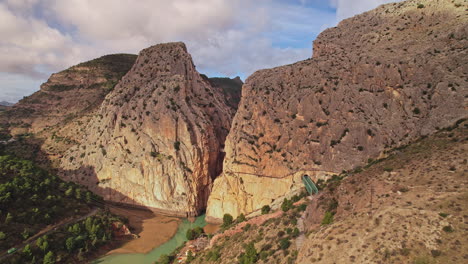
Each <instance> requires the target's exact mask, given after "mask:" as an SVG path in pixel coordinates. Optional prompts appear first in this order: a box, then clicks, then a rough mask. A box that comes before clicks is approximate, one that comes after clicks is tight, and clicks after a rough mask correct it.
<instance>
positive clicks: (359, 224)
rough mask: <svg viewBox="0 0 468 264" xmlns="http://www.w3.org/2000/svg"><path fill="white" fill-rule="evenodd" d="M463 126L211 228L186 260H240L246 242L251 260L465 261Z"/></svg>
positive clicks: (466, 126) (304, 263)
mask: <svg viewBox="0 0 468 264" xmlns="http://www.w3.org/2000/svg"><path fill="white" fill-rule="evenodd" d="M467 133H468V123H467V121H461V122H458V123H457V125H456V126H454V127H451V128H448V129H446V130H442V131H438V132H437V133H436V134H434V135H430V136H428V137H426V138H424V139H421V140H418V141H416V142H414V143H411V144H410V145H408V146H404V147H400V148H398V149H394V150H392V151H390V153H389V156H388V157H387V158H385V159H382V160H376V161H373V162H371V163H369V164H368V165H366V166H364V167H363V168H362V169H360V170H359V171H356V172H353V173H346V174H341V175H340V176H338V177H334V178H332V179H329V180H328V181H327V182H319V184H318V186H319V187H320V193H319V194H318V195H313V196H309V197H306V198H305V199H303V200H300V201H299V202H297V203H295V206H292V208H289V209H287V208H285V210H278V211H276V212H273V213H270V214H268V215H263V216H260V217H255V218H252V219H248V220H247V222H248V224H247V223H246V222H242V223H240V224H238V225H237V226H236V227H234V228H231V229H228V230H227V231H225V232H224V233H222V234H216V235H215V236H214V237H213V239H212V240H211V241H209V243H208V245H210V246H209V247H206V248H204V249H203V250H202V251H200V252H198V251H196V254H194V255H195V259H194V260H193V261H192V262H191V263H226V264H227V263H238V262H240V260H241V256H242V255H243V254H248V250H247V249H246V246H245V245H249V244H251V245H252V248H254V250H249V252H250V254H249V256H250V257H251V258H250V259H253V260H254V261H252V262H248V263H262V264H263V263H265V264H267V263H268V264H269V263H285V264H286V263H298V264H310V263H385V264H386V263H396V264H397V263H398V264H400V263H412V264H414V263H433V264H436V263H440V264H445V263H466V260H467V259H468V255H467V254H466V252H468V237H467V236H466V233H467V228H468V225H467V213H468V199H467V198H468V193H467V192H466V188H467V184H468V181H467V177H466V176H467V160H466V158H465V157H466V152H467V147H468V144H467V143H468V141H467V140H468V138H467V137H466V135H467ZM464 153H465V154H464ZM298 199H299V198H298ZM296 200H297V199H296ZM304 210H305V211H304ZM283 211H285V212H283ZM326 212H328V213H331V215H332V217H325V215H326ZM264 217H265V218H267V219H269V220H267V221H266V222H263V221H258V220H260V219H262V218H264ZM237 221H239V219H238V220H237ZM242 226H243V228H242V230H241V227H242ZM238 231H239V232H238ZM193 244H194V245H197V243H193ZM190 250H194V249H193V248H190ZM252 251H254V252H252ZM183 253H185V252H184V251H181V252H178V254H179V255H178V256H180V255H182V256H185V254H183ZM252 253H253V254H252ZM243 263H245V262H243Z"/></svg>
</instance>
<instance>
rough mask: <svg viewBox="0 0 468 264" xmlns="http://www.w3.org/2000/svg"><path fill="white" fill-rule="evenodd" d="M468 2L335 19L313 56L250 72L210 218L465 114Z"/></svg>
mask: <svg viewBox="0 0 468 264" xmlns="http://www.w3.org/2000/svg"><path fill="white" fill-rule="evenodd" d="M467 22H468V17H467V14H466V4H465V3H462V1H455V2H453V1H449V0H439V1H407V2H402V3H395V4H388V5H384V6H381V7H379V8H377V9H375V10H372V11H369V12H367V13H364V14H361V15H358V16H355V17H353V18H350V19H346V20H344V21H342V22H341V23H340V24H339V25H338V26H337V27H335V28H330V29H327V30H325V31H324V32H322V33H321V34H320V36H319V37H318V38H317V39H316V40H315V41H314V55H313V58H312V59H308V60H305V61H301V62H298V63H295V64H292V65H287V66H282V67H278V68H273V69H268V70H261V71H257V72H256V73H255V74H253V75H252V76H250V77H249V78H248V79H247V80H246V83H245V84H244V86H243V91H242V99H241V102H240V105H239V110H238V112H237V113H236V115H235V117H234V120H233V125H232V129H231V131H230V133H229V136H228V137H227V141H226V148H225V149H226V158H225V161H224V171H223V174H222V175H221V176H220V177H219V178H217V179H216V180H215V182H214V187H213V191H212V194H211V196H210V199H209V201H208V208H207V215H208V216H209V217H210V219H211V220H216V219H219V218H221V217H222V216H223V214H224V213H230V214H231V215H233V216H234V217H236V216H238V215H239V214H240V213H250V212H252V211H255V210H257V209H259V208H261V207H262V206H263V205H265V204H270V203H271V202H272V201H274V200H275V199H278V198H282V197H284V196H286V195H291V194H292V193H294V192H295V191H296V190H298V189H299V188H300V187H301V181H300V176H301V175H303V174H309V175H311V176H312V178H314V179H315V180H317V179H318V178H326V177H327V175H330V174H333V173H336V174H338V173H340V172H341V171H342V170H351V169H353V168H355V167H357V166H361V165H363V164H365V163H367V162H368V160H369V159H376V158H378V157H382V156H384V155H385V151H386V150H389V149H392V148H395V147H398V146H401V145H404V144H407V143H408V142H411V141H413V140H415V139H417V138H419V137H421V136H424V135H428V134H431V133H433V132H435V131H436V130H438V129H439V128H442V127H446V126H448V125H451V124H453V123H454V122H455V121H456V120H458V119H460V118H462V117H465V116H466V115H467V111H466V107H467V104H466V99H465V98H466V97H467V78H466V77H467V76H466V73H467V68H466V65H468V59H467V58H468V56H467V54H466V53H467V46H468V45H467V44H468V42H467V35H468V34H467V33H468V32H467V28H468V27H467V26H468V23H467Z"/></svg>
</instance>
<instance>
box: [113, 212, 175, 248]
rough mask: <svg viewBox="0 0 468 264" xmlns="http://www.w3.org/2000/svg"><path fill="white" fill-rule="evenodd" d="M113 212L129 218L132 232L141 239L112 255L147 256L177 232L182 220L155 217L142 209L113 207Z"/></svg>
mask: <svg viewBox="0 0 468 264" xmlns="http://www.w3.org/2000/svg"><path fill="white" fill-rule="evenodd" d="M111 212H112V213H114V214H117V215H121V216H124V217H126V218H128V220H129V224H130V226H131V228H132V232H133V233H134V234H137V235H138V236H139V237H138V238H135V239H131V240H129V241H128V242H125V243H124V244H123V245H122V246H120V247H119V248H117V249H114V250H111V251H109V252H107V253H106V255H110V254H129V253H141V254H146V253H148V252H150V251H151V250H152V249H154V248H156V247H158V246H160V245H162V244H164V243H165V242H167V241H168V240H169V239H171V237H173V236H174V234H175V233H176V231H177V227H178V225H179V223H180V219H179V218H176V217H169V216H162V215H155V214H154V213H153V212H150V211H144V210H140V209H129V208H120V207H113V208H112V209H111Z"/></svg>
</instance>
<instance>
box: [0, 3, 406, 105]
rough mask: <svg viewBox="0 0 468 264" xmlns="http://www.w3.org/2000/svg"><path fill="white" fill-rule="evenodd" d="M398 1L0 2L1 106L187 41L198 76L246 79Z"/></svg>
mask: <svg viewBox="0 0 468 264" xmlns="http://www.w3.org/2000/svg"><path fill="white" fill-rule="evenodd" d="M395 1H398V0H66V1H64V0H0V54H1V57H0V101H9V102H16V101H18V100H19V99H21V98H23V97H24V96H27V95H30V94H32V93H33V92H35V91H37V90H39V87H40V85H41V83H44V82H45V81H47V79H48V77H49V76H50V74H52V73H54V72H58V71H61V70H64V69H66V68H68V67H70V66H73V65H76V64H78V63H80V62H83V61H87V60H90V59H93V58H97V57H100V56H103V55H106V54H113V53H132V54H138V52H139V51H140V50H142V49H144V48H146V47H149V46H152V45H155V44H158V43H164V42H173V41H183V42H185V44H186V45H187V48H188V51H189V52H190V53H191V54H192V57H193V60H194V63H195V65H196V66H197V70H198V71H199V72H200V73H205V74H207V75H208V76H228V77H235V76H241V77H242V78H243V79H245V78H246V77H248V76H249V75H250V74H252V73H253V72H255V71H256V70H259V69H264V68H271V67H275V66H280V65H284V64H289V63H293V62H296V61H299V60H304V59H307V58H310V57H311V55H312V42H313V40H314V39H315V38H316V37H317V35H318V34H319V33H320V32H321V31H323V30H324V29H326V28H328V27H333V26H336V25H337V24H338V22H339V21H341V20H342V19H345V18H348V17H352V16H354V15H356V14H359V13H362V12H364V11H368V10H370V9H373V8H375V7H377V6H378V5H380V4H384V3H389V2H395Z"/></svg>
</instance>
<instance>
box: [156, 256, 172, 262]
mask: <svg viewBox="0 0 468 264" xmlns="http://www.w3.org/2000/svg"><path fill="white" fill-rule="evenodd" d="M156 263H158V264H169V263H171V258H170V257H169V256H168V255H166V254H164V255H161V257H159V259H158V261H157V262H156Z"/></svg>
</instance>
